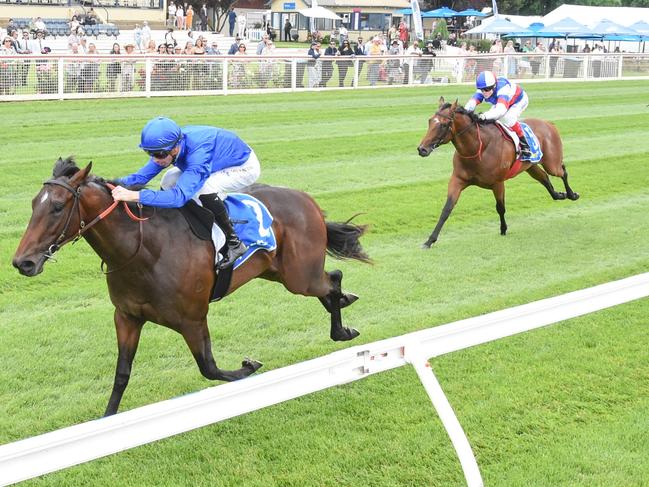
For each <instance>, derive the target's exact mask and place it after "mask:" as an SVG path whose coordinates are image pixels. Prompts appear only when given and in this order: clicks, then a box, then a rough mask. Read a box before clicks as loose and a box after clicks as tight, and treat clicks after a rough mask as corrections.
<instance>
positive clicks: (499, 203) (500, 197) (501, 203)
mask: <svg viewBox="0 0 649 487" xmlns="http://www.w3.org/2000/svg"><path fill="white" fill-rule="evenodd" d="M492 191H493V193H494V198H496V211H497V212H498V216H499V217H500V234H501V235H507V222H506V221H505V182H504V181H500V182H499V183H496V184H495V185H494V187H493V188H492Z"/></svg>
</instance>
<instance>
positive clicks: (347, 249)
mask: <svg viewBox="0 0 649 487" xmlns="http://www.w3.org/2000/svg"><path fill="white" fill-rule="evenodd" d="M354 216H357V215H354ZM354 216H353V217H351V218H350V219H349V220H347V221H346V222H345V223H339V222H325V223H326V225H327V253H328V254H329V255H331V256H332V257H335V258H337V259H355V260H360V261H361V262H366V263H368V264H371V263H372V259H370V257H369V256H368V255H367V254H366V253H365V251H364V250H363V247H362V246H361V242H360V240H359V239H360V238H361V235H363V234H364V233H365V230H367V225H354V224H353V223H350V222H351V221H352V219H353V218H354Z"/></svg>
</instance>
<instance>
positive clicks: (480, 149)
mask: <svg viewBox="0 0 649 487" xmlns="http://www.w3.org/2000/svg"><path fill="white" fill-rule="evenodd" d="M475 126H476V128H477V129H478V142H480V145H479V146H478V152H477V153H475V154H473V155H472V156H463V155H462V154H460V152H459V151H457V155H458V156H460V157H461V158H462V159H473V158H474V157H476V156H477V157H478V160H479V161H482V137H480V124H479V123H478V122H476V123H475ZM469 128H471V125H469V126H468V127H467V128H465V129H464V130H463V131H462V132H460V133H459V134H456V133H453V137H456V136H460V135H462V134H463V133H464V132H466V131H467V130H469Z"/></svg>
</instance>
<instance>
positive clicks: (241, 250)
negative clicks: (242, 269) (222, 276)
mask: <svg viewBox="0 0 649 487" xmlns="http://www.w3.org/2000/svg"><path fill="white" fill-rule="evenodd" d="M237 241H238V244H237V245H236V246H231V243H230V242H228V243H227V248H228V252H227V255H226V256H225V257H223V260H221V261H220V262H219V263H218V264H217V266H216V268H217V269H218V270H223V269H227V268H228V267H231V266H233V265H234V263H235V262H236V260H237V259H238V258H239V257H241V256H242V255H243V254H245V253H246V251H247V250H248V247H246V245H245V244H244V243H243V242H242V241H241V240H239V239H237Z"/></svg>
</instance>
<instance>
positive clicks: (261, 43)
mask: <svg viewBox="0 0 649 487" xmlns="http://www.w3.org/2000/svg"><path fill="white" fill-rule="evenodd" d="M269 41H270V39H269V37H268V34H264V35H263V36H261V41H259V44H257V50H256V52H255V54H257V56H261V53H262V52H263V51H264V49H265V48H266V44H268V42H269Z"/></svg>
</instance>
